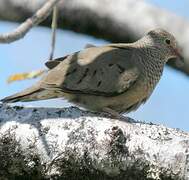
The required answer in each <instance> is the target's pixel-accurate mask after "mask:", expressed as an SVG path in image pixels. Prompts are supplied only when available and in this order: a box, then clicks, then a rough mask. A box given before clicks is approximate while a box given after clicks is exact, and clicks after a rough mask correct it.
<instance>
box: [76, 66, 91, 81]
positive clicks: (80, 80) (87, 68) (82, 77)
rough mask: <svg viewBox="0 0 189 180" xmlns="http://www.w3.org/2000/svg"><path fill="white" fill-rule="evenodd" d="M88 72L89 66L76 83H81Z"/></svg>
mask: <svg viewBox="0 0 189 180" xmlns="http://www.w3.org/2000/svg"><path fill="white" fill-rule="evenodd" d="M88 72H89V68H86V69H85V72H84V74H83V76H82V77H81V79H80V80H79V81H78V82H77V84H79V83H81V82H82V81H83V79H84V78H85V77H86V76H87V73H88Z"/></svg>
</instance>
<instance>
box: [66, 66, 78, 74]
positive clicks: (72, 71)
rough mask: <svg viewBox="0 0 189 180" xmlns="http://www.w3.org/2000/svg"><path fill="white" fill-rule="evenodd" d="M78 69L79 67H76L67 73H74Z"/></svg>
mask: <svg viewBox="0 0 189 180" xmlns="http://www.w3.org/2000/svg"><path fill="white" fill-rule="evenodd" d="M76 71H77V68H74V69H73V70H71V71H69V72H67V73H66V76H69V75H70V74H72V73H74V72H76Z"/></svg>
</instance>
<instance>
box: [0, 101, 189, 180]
mask: <svg viewBox="0 0 189 180" xmlns="http://www.w3.org/2000/svg"><path fill="white" fill-rule="evenodd" d="M0 117H1V118H0V122H1V124H0V177H1V178H2V179H3V178H4V179H16V178H18V179H19V178H22V179H23V178H25V179H27V178H33V179H45V178H46V179H50V178H51V179H52V178H55V179H79V180H80V179H81V180H83V179H90V180H91V179H92V180H93V179H98V180H106V179H107V180H109V179H114V180H116V179H117V180H122V179H124V180H125V179H131V180H136V179H139V180H140V179H141V180H143V179H182V180H185V179H186V180H187V179H188V178H189V171H188V169H189V134H188V133H184V132H182V131H179V130H175V129H169V128H166V127H164V126H161V125H152V124H144V123H139V122H138V123H127V122H122V121H119V120H113V119H108V118H104V117H101V116H99V115H98V114H93V113H90V112H87V111H82V110H79V109H78V108H76V107H70V108H64V109H58V108H24V107H10V106H7V105H2V104H1V105H0Z"/></svg>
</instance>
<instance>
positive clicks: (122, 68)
mask: <svg viewBox="0 0 189 180" xmlns="http://www.w3.org/2000/svg"><path fill="white" fill-rule="evenodd" d="M116 66H117V67H118V69H119V72H120V73H123V72H124V71H125V68H124V67H122V66H120V65H119V64H116Z"/></svg>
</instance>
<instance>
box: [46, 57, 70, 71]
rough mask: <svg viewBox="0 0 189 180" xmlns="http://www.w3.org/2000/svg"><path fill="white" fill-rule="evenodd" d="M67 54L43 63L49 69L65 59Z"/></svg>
mask: <svg viewBox="0 0 189 180" xmlns="http://www.w3.org/2000/svg"><path fill="white" fill-rule="evenodd" d="M67 57H68V56H64V57H61V58H57V59H54V60H49V61H47V62H46V63H45V65H46V66H47V67H48V68H49V69H53V68H55V67H56V66H57V65H59V64H60V63H61V62H62V61H63V60H65V59H66V58H67Z"/></svg>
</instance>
